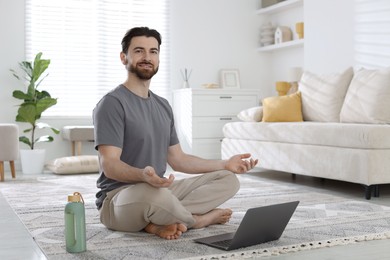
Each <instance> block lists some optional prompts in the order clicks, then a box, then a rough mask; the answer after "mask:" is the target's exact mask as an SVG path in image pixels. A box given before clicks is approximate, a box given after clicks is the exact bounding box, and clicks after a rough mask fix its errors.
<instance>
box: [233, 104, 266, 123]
mask: <svg viewBox="0 0 390 260" xmlns="http://www.w3.org/2000/svg"><path fill="white" fill-rule="evenodd" d="M237 117H238V119H240V120H241V121H244V122H260V121H261V119H262V118H263V107H262V106H257V107H251V108H248V109H244V110H242V111H241V112H240V113H238V115H237Z"/></svg>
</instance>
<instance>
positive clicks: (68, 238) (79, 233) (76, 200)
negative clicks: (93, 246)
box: [65, 192, 87, 253]
mask: <svg viewBox="0 0 390 260" xmlns="http://www.w3.org/2000/svg"><path fill="white" fill-rule="evenodd" d="M65 242H66V251H68V252H69V253H80V252H84V251H85V250H87V245H86V235H85V207H84V199H83V197H82V196H81V194H80V193H79V192H75V193H73V194H71V195H68V203H67V204H66V206H65Z"/></svg>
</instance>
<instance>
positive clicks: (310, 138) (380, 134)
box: [223, 122, 390, 149]
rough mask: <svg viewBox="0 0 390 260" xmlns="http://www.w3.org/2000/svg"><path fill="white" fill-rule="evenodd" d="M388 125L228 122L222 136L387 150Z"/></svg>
mask: <svg viewBox="0 0 390 260" xmlns="http://www.w3.org/2000/svg"><path fill="white" fill-rule="evenodd" d="M389 131H390V125H374V124H351V123H348V124H343V123H334V122H331V123H323V122H281V123H263V122H231V123H228V124H225V125H224V127H223V134H224V137H225V138H231V139H239V140H258V141H266V142H277V143H290V144H299V145H320V146H328V147H345V148H358V149H390V138H388V135H389Z"/></svg>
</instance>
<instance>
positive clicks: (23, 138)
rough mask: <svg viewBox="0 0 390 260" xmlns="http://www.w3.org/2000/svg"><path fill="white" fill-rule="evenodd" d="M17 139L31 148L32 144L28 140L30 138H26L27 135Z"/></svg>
mask: <svg viewBox="0 0 390 260" xmlns="http://www.w3.org/2000/svg"><path fill="white" fill-rule="evenodd" d="M19 141H20V142H22V143H25V144H27V145H28V146H29V147H30V148H31V149H32V144H31V142H30V139H28V138H27V137H25V136H21V137H19Z"/></svg>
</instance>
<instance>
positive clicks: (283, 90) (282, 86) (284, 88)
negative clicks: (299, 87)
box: [276, 81, 290, 96]
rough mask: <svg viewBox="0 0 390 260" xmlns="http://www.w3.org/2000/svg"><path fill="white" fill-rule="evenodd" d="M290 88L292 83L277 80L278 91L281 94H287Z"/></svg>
mask: <svg viewBox="0 0 390 260" xmlns="http://www.w3.org/2000/svg"><path fill="white" fill-rule="evenodd" d="M289 89H290V83H288V82H286V81H277V82H276V91H277V92H278V94H279V96H285V95H287V92H288V90H289Z"/></svg>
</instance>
